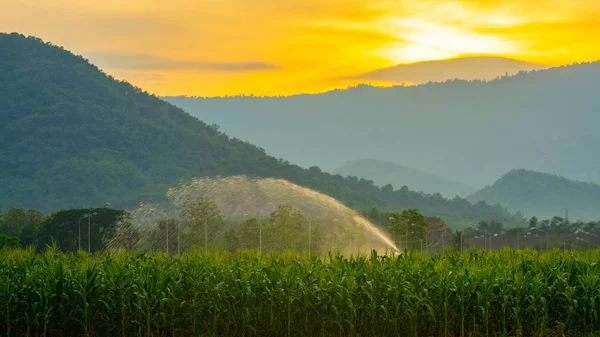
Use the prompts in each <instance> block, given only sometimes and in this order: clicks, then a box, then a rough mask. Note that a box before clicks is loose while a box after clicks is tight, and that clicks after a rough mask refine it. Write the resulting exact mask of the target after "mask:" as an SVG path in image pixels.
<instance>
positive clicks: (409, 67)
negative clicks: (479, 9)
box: [342, 56, 546, 84]
mask: <svg viewBox="0 0 600 337" xmlns="http://www.w3.org/2000/svg"><path fill="white" fill-rule="evenodd" d="M544 68H546V67H545V66H543V65H540V64H533V63H528V62H523V61H519V60H514V59H509V58H502V57H490V56H479V57H462V58H455V59H448V60H439V61H425V62H417V63H412V64H400V65H397V66H394V67H389V68H384V69H378V70H375V71H371V72H368V73H364V74H360V75H356V76H348V77H344V78H342V80H344V79H347V80H352V79H354V80H377V81H385V82H390V83H413V84H420V83H427V82H430V81H431V82H443V81H446V80H452V79H457V78H459V79H464V80H491V79H494V78H496V77H499V76H504V75H506V74H509V75H514V74H516V73H518V72H520V71H530V70H539V69H544Z"/></svg>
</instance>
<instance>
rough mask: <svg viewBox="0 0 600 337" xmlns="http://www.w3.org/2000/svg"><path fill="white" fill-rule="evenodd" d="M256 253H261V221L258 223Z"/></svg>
mask: <svg viewBox="0 0 600 337" xmlns="http://www.w3.org/2000/svg"><path fill="white" fill-rule="evenodd" d="M258 254H259V255H261V254H262V222H259V223H258Z"/></svg>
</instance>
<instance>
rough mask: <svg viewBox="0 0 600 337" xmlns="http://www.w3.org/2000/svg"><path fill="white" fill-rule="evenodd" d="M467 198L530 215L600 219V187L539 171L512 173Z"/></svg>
mask: <svg viewBox="0 0 600 337" xmlns="http://www.w3.org/2000/svg"><path fill="white" fill-rule="evenodd" d="M467 199H468V200H470V201H472V202H476V201H479V200H485V201H486V202H487V203H488V204H492V205H494V204H501V205H504V206H506V207H507V208H508V209H510V210H511V211H513V212H516V211H521V212H523V213H525V214H527V215H529V216H534V215H535V216H537V217H545V218H549V217H552V216H554V215H556V214H564V212H565V210H566V209H568V210H569V213H570V214H571V216H572V217H574V218H577V219H587V220H597V219H600V209H599V208H598V204H600V185H597V184H592V183H583V182H579V181H575V180H570V179H567V178H563V177H559V176H555V175H550V174H546V173H540V172H535V171H528V170H512V171H510V172H509V173H507V174H505V175H504V176H502V177H501V178H500V179H498V181H496V182H495V183H494V184H493V185H492V186H488V187H486V188H484V189H482V190H480V191H478V192H476V193H474V194H473V195H471V196H469V197H468V198H467ZM532 220H533V219H532Z"/></svg>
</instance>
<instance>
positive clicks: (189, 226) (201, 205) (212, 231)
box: [181, 197, 225, 250]
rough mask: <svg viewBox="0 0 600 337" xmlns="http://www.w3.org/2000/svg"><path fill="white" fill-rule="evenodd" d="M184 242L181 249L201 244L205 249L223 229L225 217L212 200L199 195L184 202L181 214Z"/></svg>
mask: <svg viewBox="0 0 600 337" xmlns="http://www.w3.org/2000/svg"><path fill="white" fill-rule="evenodd" d="M181 216H182V218H183V219H184V220H183V229H182V232H183V234H184V236H183V237H184V238H185V239H184V242H185V243H182V245H183V247H185V248H182V249H188V248H190V247H192V246H194V245H201V246H202V247H204V249H205V250H207V249H208V245H209V243H211V242H213V241H215V239H216V238H217V236H218V235H219V233H221V232H222V231H223V227H224V224H225V217H224V216H223V214H222V213H221V211H220V210H219V207H218V206H217V204H215V202H214V201H212V200H210V199H208V198H204V197H200V198H197V199H190V200H187V201H186V202H185V203H184V206H183V210H182V214H181Z"/></svg>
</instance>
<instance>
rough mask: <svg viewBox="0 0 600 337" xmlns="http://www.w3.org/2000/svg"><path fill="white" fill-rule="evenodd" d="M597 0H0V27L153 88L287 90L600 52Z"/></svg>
mask: <svg viewBox="0 0 600 337" xmlns="http://www.w3.org/2000/svg"><path fill="white" fill-rule="evenodd" d="M598 17H600V2H599V1H595V0H582V1H569V0H552V1H547V0H528V1H522V0H477V1H473V0H419V1H410V0H370V1H362V0H284V1H271V0H254V1H251V0H220V1H216V0H171V1H168V2H160V1H150V2H149V1H147V0H130V1H127V2H126V4H125V3H124V2H123V1H121V0H105V1H103V2H94V1H80V2H73V1H70V0H53V1H47V0H28V1H2V0H0V31H3V32H19V33H23V34H25V35H34V36H37V37H40V38H42V39H43V40H45V41H50V42H52V43H54V44H57V45H60V46H63V47H65V48H67V49H69V50H71V51H73V52H75V53H77V54H82V55H83V56H84V57H86V58H88V59H89V60H90V61H91V62H93V63H95V64H96V65H98V66H99V67H101V68H102V69H103V70H104V71H106V72H108V73H110V74H111V75H113V76H115V77H117V78H119V79H124V80H127V81H130V82H132V83H134V84H135V85H138V86H140V87H143V88H144V89H146V90H148V91H150V92H152V93H155V94H158V95H203V96H215V95H234V94H242V93H244V94H254V95H290V94H297V93H309V92H310V93H314V92H322V91H326V90H332V89H335V88H344V87H346V86H347V85H354V84H357V83H358V82H357V81H359V80H361V79H355V80H352V81H350V80H348V79H347V78H348V77H349V76H352V75H354V74H361V73H368V72H372V71H376V70H378V69H382V68H387V67H391V66H394V65H397V64H398V63H414V62H419V61H432V60H440V59H450V58H457V57H461V56H474V55H478V56H483V55H485V56H501V57H508V58H513V59H517V60H520V61H526V62H530V63H535V64H544V65H552V66H556V65H562V64H569V63H573V62H586V61H596V60H598V59H600V47H599V45H598V43H596V41H597V39H598V38H597V37H598V36H599V35H600V20H598Z"/></svg>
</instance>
